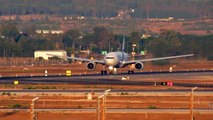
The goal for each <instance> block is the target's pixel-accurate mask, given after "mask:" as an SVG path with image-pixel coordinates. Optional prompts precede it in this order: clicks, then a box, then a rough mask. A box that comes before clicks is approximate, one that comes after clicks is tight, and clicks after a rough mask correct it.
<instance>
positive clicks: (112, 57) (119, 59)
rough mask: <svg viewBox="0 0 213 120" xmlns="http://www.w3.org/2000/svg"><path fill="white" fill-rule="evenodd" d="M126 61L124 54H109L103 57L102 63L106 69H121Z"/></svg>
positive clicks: (126, 57) (126, 56) (125, 54)
mask: <svg viewBox="0 0 213 120" xmlns="http://www.w3.org/2000/svg"><path fill="white" fill-rule="evenodd" d="M127 60H128V55H127V53H125V52H120V51H119V52H110V53H108V54H106V56H105V57H104V61H105V63H106V65H107V66H108V67H110V66H111V67H114V68H121V67H124V66H123V64H122V63H123V62H124V61H127Z"/></svg>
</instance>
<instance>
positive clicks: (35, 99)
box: [30, 97, 39, 120]
mask: <svg viewBox="0 0 213 120" xmlns="http://www.w3.org/2000/svg"><path fill="white" fill-rule="evenodd" d="M38 99H39V97H35V98H33V99H32V103H31V104H30V113H31V120H36V119H35V118H36V117H35V111H34V107H35V101H37V100H38Z"/></svg>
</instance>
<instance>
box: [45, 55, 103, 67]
mask: <svg viewBox="0 0 213 120" xmlns="http://www.w3.org/2000/svg"><path fill="white" fill-rule="evenodd" d="M47 55H49V56H53V57H59V58H62V56H61V55H54V54H47ZM67 59H71V60H77V61H82V62H94V63H98V64H102V65H105V62H104V60H91V59H86V58H78V57H68V56H67Z"/></svg>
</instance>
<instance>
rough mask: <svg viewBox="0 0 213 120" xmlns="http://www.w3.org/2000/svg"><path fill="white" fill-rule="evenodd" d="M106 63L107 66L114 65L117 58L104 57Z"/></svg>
mask: <svg viewBox="0 0 213 120" xmlns="http://www.w3.org/2000/svg"><path fill="white" fill-rule="evenodd" d="M106 64H107V65H108V66H116V65H117V60H116V59H106Z"/></svg>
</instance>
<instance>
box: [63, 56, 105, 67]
mask: <svg viewBox="0 0 213 120" xmlns="http://www.w3.org/2000/svg"><path fill="white" fill-rule="evenodd" d="M67 59H71V60H77V61H82V62H94V63H98V64H102V65H105V62H104V60H91V59H86V58H78V57H67Z"/></svg>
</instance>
